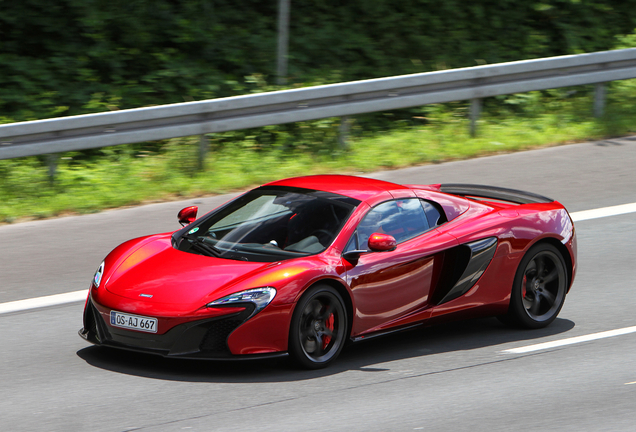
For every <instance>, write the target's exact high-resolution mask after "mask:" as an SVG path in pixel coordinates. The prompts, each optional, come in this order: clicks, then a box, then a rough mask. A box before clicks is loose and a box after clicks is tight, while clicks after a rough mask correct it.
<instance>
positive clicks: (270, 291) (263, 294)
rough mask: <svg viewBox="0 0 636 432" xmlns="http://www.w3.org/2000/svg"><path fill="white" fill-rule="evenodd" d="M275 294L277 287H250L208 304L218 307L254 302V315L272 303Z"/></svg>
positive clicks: (208, 305)
mask: <svg viewBox="0 0 636 432" xmlns="http://www.w3.org/2000/svg"><path fill="white" fill-rule="evenodd" d="M275 296H276V289H275V288H272V287H263V288H254V289H249V290H246V291H241V292H237V293H234V294H230V295H229V296H225V297H223V298H220V299H218V300H214V301H213V302H212V303H208V304H207V305H206V306H207V307H218V306H232V305H234V304H236V305H237V306H238V304H239V303H253V304H254V312H252V315H255V314H257V313H258V312H260V311H261V310H262V309H263V308H264V307H265V306H267V305H268V304H270V302H271V301H272V300H274V297H275ZM252 315H250V316H252Z"/></svg>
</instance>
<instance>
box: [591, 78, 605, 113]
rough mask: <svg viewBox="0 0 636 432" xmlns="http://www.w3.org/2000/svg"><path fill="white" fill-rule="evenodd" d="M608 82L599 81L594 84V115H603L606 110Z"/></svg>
mask: <svg viewBox="0 0 636 432" xmlns="http://www.w3.org/2000/svg"><path fill="white" fill-rule="evenodd" d="M606 88H607V85H606V83H598V84H595V85H594V117H597V118H598V117H602V116H603V111H605V93H606V91H605V90H606Z"/></svg>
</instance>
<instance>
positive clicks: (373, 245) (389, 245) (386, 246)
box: [369, 233, 397, 252]
mask: <svg viewBox="0 0 636 432" xmlns="http://www.w3.org/2000/svg"><path fill="white" fill-rule="evenodd" d="M396 247H397V242H396V241H395V237H393V236H392V235H389V234H380V233H373V234H371V237H369V249H371V250H372V251H374V252H384V251H392V250H394V249H395V248H396Z"/></svg>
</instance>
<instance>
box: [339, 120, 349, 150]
mask: <svg viewBox="0 0 636 432" xmlns="http://www.w3.org/2000/svg"><path fill="white" fill-rule="evenodd" d="M350 130H351V121H350V120H349V116H343V117H340V126H339V127H338V132H339V133H338V144H339V145H340V147H341V148H347V147H348V141H349V131H350Z"/></svg>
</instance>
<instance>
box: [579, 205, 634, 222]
mask: <svg viewBox="0 0 636 432" xmlns="http://www.w3.org/2000/svg"><path fill="white" fill-rule="evenodd" d="M634 212H636V203H630V204H622V205H617V206H612V207H603V208H598V209H592V210H583V211H578V212H574V213H570V216H571V217H572V220H573V221H574V222H579V221H584V220H588V219H598V218H602V217H608V216H617V215H622V214H626V213H634Z"/></svg>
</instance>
